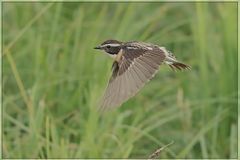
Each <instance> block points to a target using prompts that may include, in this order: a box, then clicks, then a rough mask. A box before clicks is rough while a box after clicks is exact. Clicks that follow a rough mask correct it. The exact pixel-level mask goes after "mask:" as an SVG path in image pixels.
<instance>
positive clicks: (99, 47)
mask: <svg viewBox="0 0 240 160" xmlns="http://www.w3.org/2000/svg"><path fill="white" fill-rule="evenodd" d="M94 49H102V47H101V46H97V47H94Z"/></svg>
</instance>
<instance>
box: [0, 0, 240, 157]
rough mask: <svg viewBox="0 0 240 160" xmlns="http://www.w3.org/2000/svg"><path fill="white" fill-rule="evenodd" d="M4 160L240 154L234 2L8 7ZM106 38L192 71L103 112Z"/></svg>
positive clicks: (166, 73) (161, 77)
mask: <svg viewBox="0 0 240 160" xmlns="http://www.w3.org/2000/svg"><path fill="white" fill-rule="evenodd" d="M2 14H3V54H4V55H3V56H2V60H3V78H2V86H3V102H2V106H3V128H2V129H3V142H2V143H3V149H2V151H3V153H2V155H3V157H4V158H147V157H148V156H149V155H151V154H152V153H153V152H154V151H155V150H156V149H158V148H159V147H162V146H164V145H166V144H168V143H170V142H172V141H174V144H173V145H171V146H169V147H168V148H166V149H165V150H164V151H162V152H161V154H160V158H236V157H237V117H238V115H237V114H238V111H237V99H238V97H237V94H238V89H237V74H238V73H237V3H86V2H85V3H52V4H50V3H37V2H36V3H7V2H5V3H3V12H2ZM106 39H118V40H122V41H130V40H138V41H146V42H151V43H155V44H159V45H161V46H165V47H166V48H168V49H169V50H171V51H172V52H173V53H174V54H175V55H176V57H177V58H178V59H180V60H182V61H183V62H185V63H187V64H190V65H191V66H192V70H191V71H184V72H172V71H171V69H170V68H169V67H168V66H165V65H163V66H161V67H160V71H159V72H158V74H157V75H156V77H155V78H154V79H153V80H152V81H151V82H150V83H149V84H148V85H146V87H144V89H143V90H141V92H140V93H139V94H137V96H135V97H134V98H131V99H130V100H129V101H128V102H126V103H124V104H123V106H122V107H120V108H117V109H115V110H113V111H110V112H107V113H106V114H104V115H102V116H101V115H99V113H98V112H97V107H98V102H99V100H100V98H101V96H102V94H103V91H104V89H105V86H106V83H107V80H108V78H109V76H110V74H111V73H110V72H111V70H110V68H111V63H112V60H111V59H109V58H108V57H107V56H105V55H104V54H102V53H100V52H98V51H95V50H93V47H95V46H96V45H98V44H99V43H101V42H103V41H104V40H106Z"/></svg>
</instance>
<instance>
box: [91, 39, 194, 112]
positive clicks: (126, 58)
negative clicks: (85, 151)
mask: <svg viewBox="0 0 240 160" xmlns="http://www.w3.org/2000/svg"><path fill="white" fill-rule="evenodd" d="M94 49H99V50H103V51H105V53H107V54H108V55H109V56H111V57H112V58H113V59H114V62H113V65H112V76H111V78H110V80H109V82H108V85H107V88H106V91H105V93H104V95H103V98H102V102H101V106H100V110H101V111H105V110H108V109H111V108H113V107H118V106H120V105H121V104H122V103H124V102H125V101H127V100H128V99H129V98H131V97H133V96H134V95H136V94H137V92H138V91H139V90H140V89H141V88H143V86H144V85H145V84H146V83H147V82H148V81H149V80H151V79H152V78H153V77H154V75H155V74H156V73H157V71H158V69H159V66H160V65H161V64H163V63H165V64H167V65H169V66H170V67H171V68H172V69H173V70H175V69H178V70H183V69H190V66H189V65H187V64H184V63H182V62H180V61H178V60H177V59H176V58H175V56H174V55H173V54H172V53H171V52H170V51H168V50H167V49H165V48H164V47H160V46H158V45H154V44H151V43H144V42H137V41H131V42H120V41H117V40H106V41H105V42H103V43H102V44H101V45H99V46H97V47H95V48H94Z"/></svg>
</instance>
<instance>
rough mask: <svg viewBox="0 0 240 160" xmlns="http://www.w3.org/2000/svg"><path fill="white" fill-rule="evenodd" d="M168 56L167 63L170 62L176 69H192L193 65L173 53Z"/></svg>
mask: <svg viewBox="0 0 240 160" xmlns="http://www.w3.org/2000/svg"><path fill="white" fill-rule="evenodd" d="M170 53H171V52H170ZM170 53H169V55H168V56H167V57H166V60H165V62H166V64H168V65H169V66H170V67H171V68H172V69H173V70H174V71H175V70H176V69H178V70H184V69H191V67H190V66H189V65H187V64H185V63H182V62H179V61H178V60H177V59H176V58H175V57H174V56H173V54H170Z"/></svg>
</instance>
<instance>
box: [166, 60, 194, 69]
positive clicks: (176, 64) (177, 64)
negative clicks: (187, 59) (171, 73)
mask: <svg viewBox="0 0 240 160" xmlns="http://www.w3.org/2000/svg"><path fill="white" fill-rule="evenodd" d="M168 65H169V66H170V67H171V68H172V69H173V70H176V69H178V70H184V69H189V70H190V69H191V67H190V66H189V65H187V64H184V63H182V62H177V61H176V62H173V63H171V64H168Z"/></svg>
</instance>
